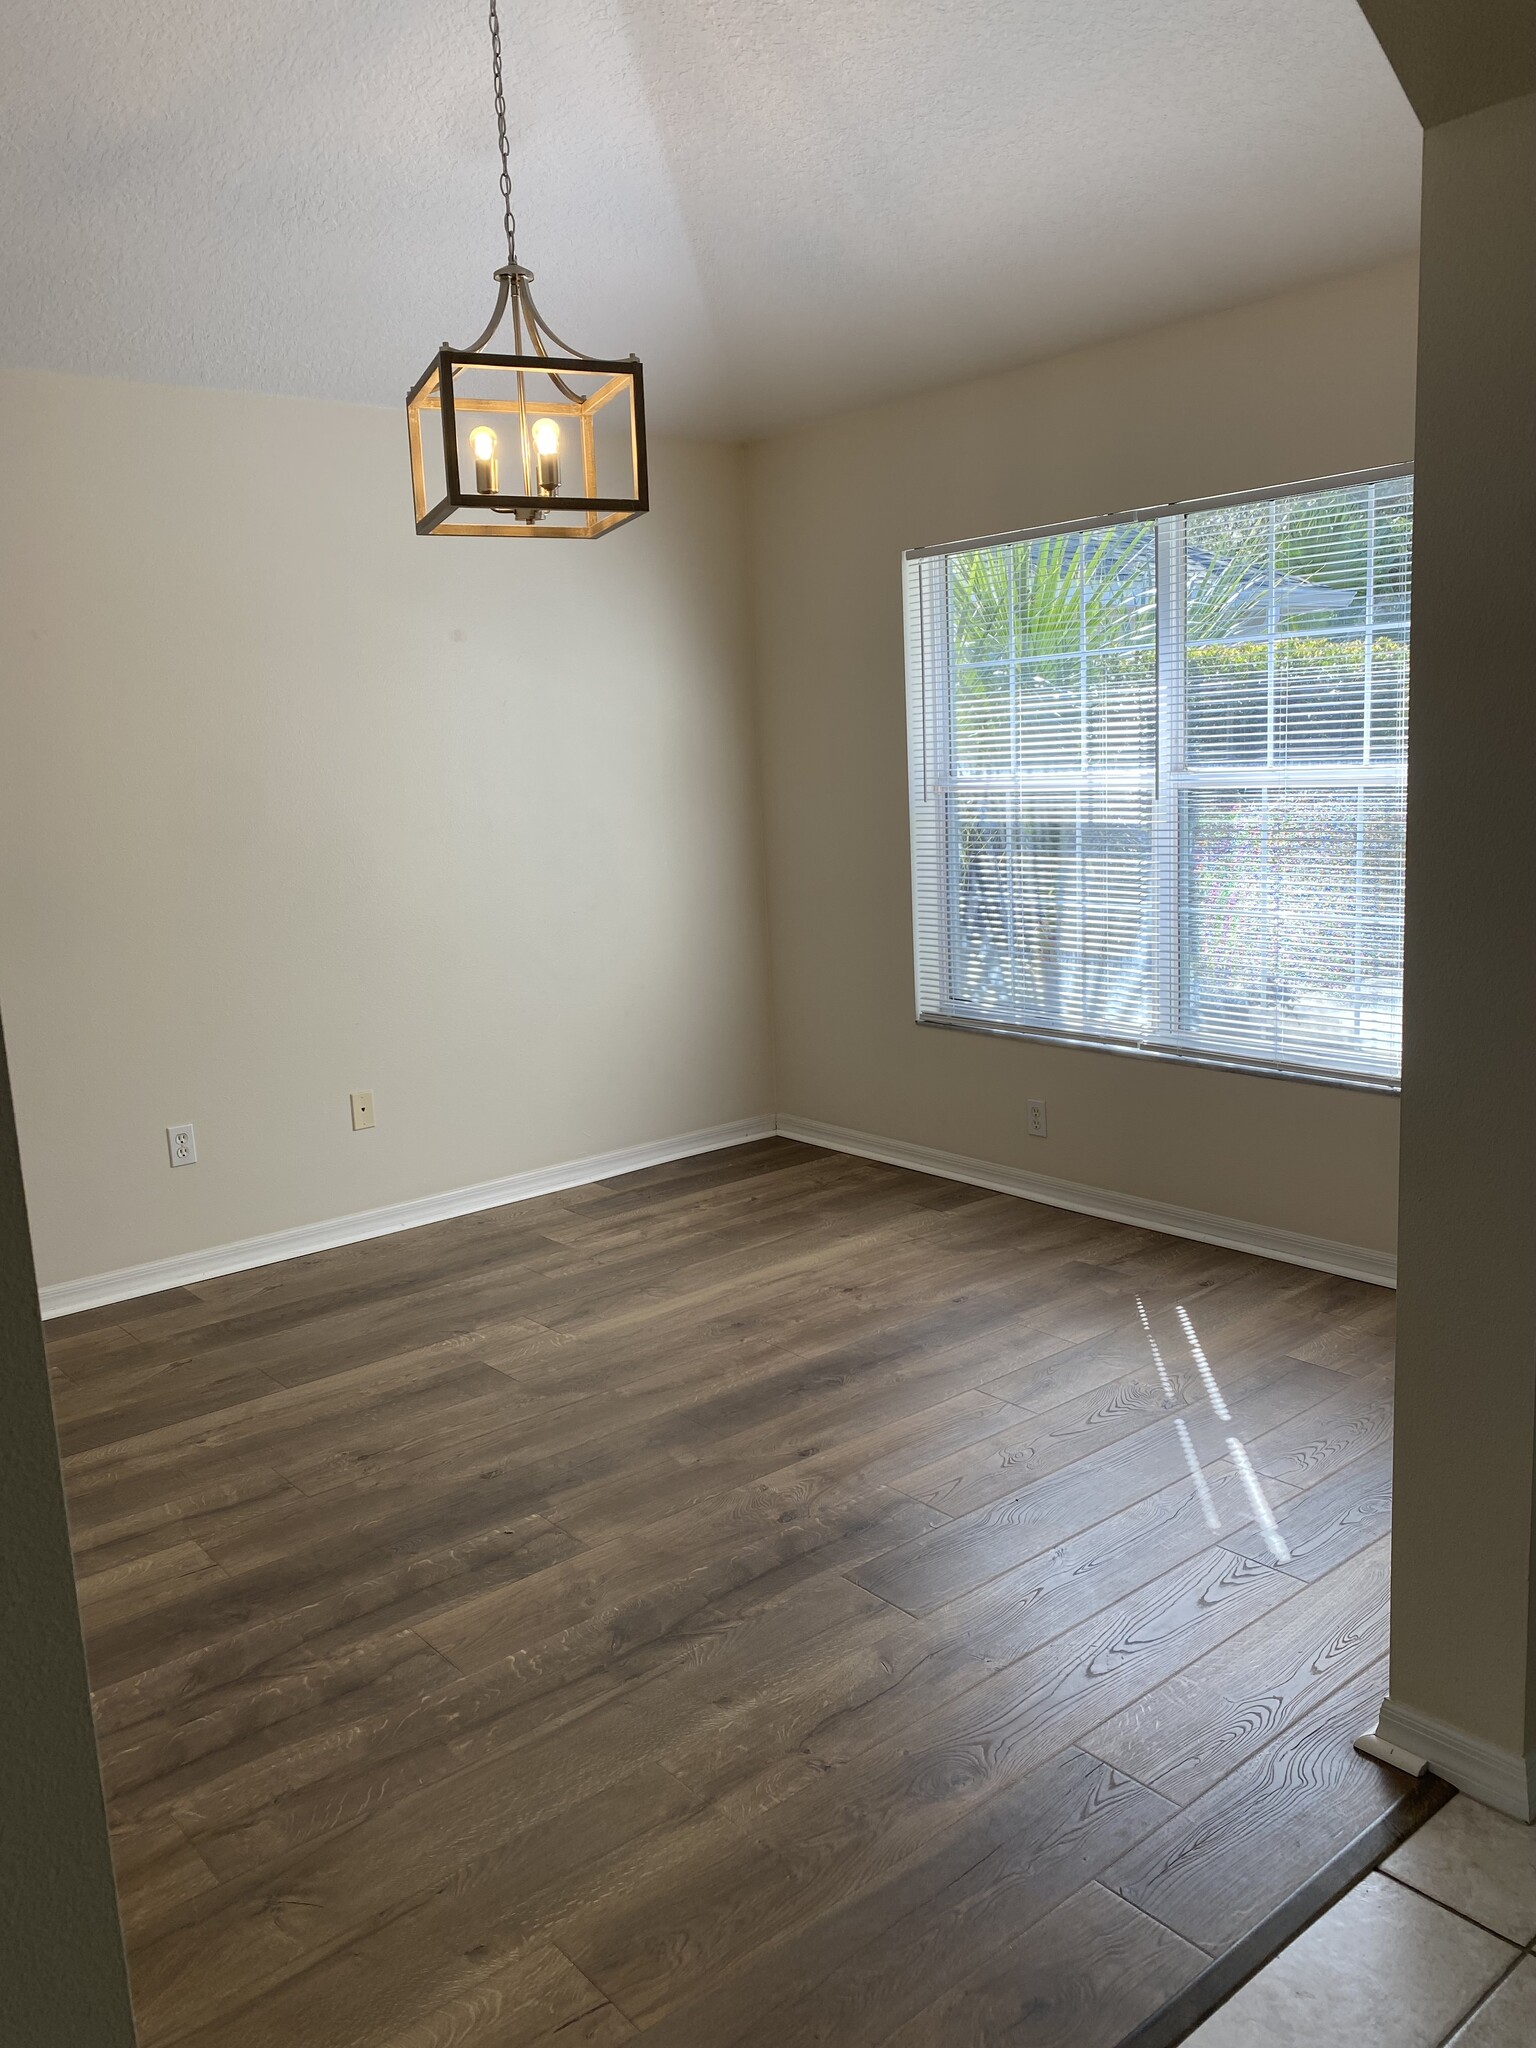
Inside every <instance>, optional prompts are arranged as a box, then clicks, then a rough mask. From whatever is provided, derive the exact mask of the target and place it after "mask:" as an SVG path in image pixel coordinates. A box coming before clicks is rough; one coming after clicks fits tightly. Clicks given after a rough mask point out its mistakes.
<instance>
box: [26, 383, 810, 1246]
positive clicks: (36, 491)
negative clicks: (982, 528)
mask: <svg viewBox="0 0 1536 2048" xmlns="http://www.w3.org/2000/svg"><path fill="white" fill-rule="evenodd" d="M0 451H3V471H4V475H5V479H6V488H5V491H4V494H3V503H0V579H3V580H0V1007H3V1009H4V1013H5V1017H6V1023H7V1028H8V1032H9V1036H10V1046H11V1064H12V1072H13V1076H14V1083H15V1092H16V1106H17V1116H18V1122H19V1126H20V1131H21V1139H22V1153H23V1159H24V1162H25V1166H26V1172H27V1182H28V1195H29V1200H30V1204H31V1210H32V1223H33V1233H34V1237H35V1240H36V1245H37V1255H38V1266H39V1271H40V1277H41V1278H42V1280H43V1281H45V1282H49V1281H59V1280H65V1279H71V1278H76V1277H79V1276H83V1275H89V1274H95V1273H99V1272H102V1271H105V1270H110V1269H114V1268H117V1267H120V1266H124V1265H128V1264H134V1263H138V1262H140V1261H145V1260H150V1259H155V1258H160V1257H164V1256H168V1255H171V1254H174V1253H181V1252H187V1251H191V1250H195V1249H198V1248H201V1247H204V1246H210V1245H217V1244H221V1243H225V1242H228V1241H230V1240H233V1239H238V1238H242V1237H246V1236H250V1235H254V1234H257V1233H261V1232H265V1231H269V1230H275V1229H284V1228H288V1227H290V1226H294V1225H298V1224H303V1223H308V1222H312V1221H317V1220H322V1219H325V1218H329V1217H334V1216H337V1215H342V1214H347V1213H350V1212H352V1211H355V1210H359V1209H366V1208H372V1207H375V1206H378V1205H382V1204H386V1203H392V1202H398V1201H402V1200H406V1199H409V1198H411V1197H415V1196H420V1195H426V1194H431V1193H436V1192H440V1191H443V1190H448V1189H452V1188H456V1187H460V1186H464V1185H467V1184H471V1183H475V1182H478V1181H483V1180H489V1179H493V1178H497V1177H500V1176H502V1175H506V1174H510V1173H515V1172H517V1171H519V1170H521V1169H524V1168H530V1167H535V1166H540V1165H545V1164H549V1163H553V1162H559V1161H563V1160H567V1159H572V1158H577V1157H581V1156H585V1155H587V1154H591V1153H594V1152H599V1151H605V1150H609V1149H613V1148H617V1147H620V1146H624V1145H628V1144H633V1143H638V1142H641V1141H645V1140H649V1139H656V1138H665V1137H668V1136H672V1135H674V1134H678V1133H683V1132H687V1131H690V1130H694V1129H698V1128H701V1127H704V1126H707V1125H713V1124H718V1123H722V1122H726V1121H730V1120H734V1119H736V1118H739V1117H744V1116H749V1115H753V1114H756V1113H760V1112H762V1111H765V1110H767V1109H768V1108H769V1107H770V1106H771V1101H770V1097H771V1090H770V1077H769V1063H768V1048H767V1039H766V1002H765V993H764V974H765V960H764V952H763V932H762V916H761V896H762V891H761V878H760V875H759V872H758V863H757V852H756V849H757V845H758V826H757V818H756V813H755V802H756V798H755V782H754V769H753V759H752V733H751V717H750V706H749V698H748V687H749V678H748V673H747V662H746V651H745V644H744V623H745V622H744V605H743V596H742V562H743V558H744V551H743V548H742V545H741V502H742V491H741V464H742V458H741V456H740V455H739V454H738V453H737V452H735V451H733V450H729V449H725V448H719V447H707V446H699V445H689V444H679V443H670V444H669V443H666V442H663V443H661V444H660V445H659V446H657V447H656V448H655V450H654V459H653V476H654V495H655V503H656V510H655V511H654V513H653V514H652V516H651V517H650V518H648V519H645V520H643V521H641V522H639V523H638V524H637V525H636V526H635V527H633V528H632V529H630V530H629V531H627V532H620V533H618V534H615V535H613V536H612V537H610V538H608V539H605V540H603V541H602V542H601V543H599V544H597V545H595V546H573V547H566V548H546V547H544V546H543V545H542V544H538V543H534V544H530V545H527V546H521V547H520V546H518V545H516V544H514V543H509V544H508V546H507V547H505V548H498V547H491V546H490V545H489V544H488V543H486V544H474V543H472V544H471V545H470V546H469V547H467V548H458V547H451V546H449V545H448V543H447V542H446V541H442V542H428V541H423V540H418V539H417V538H416V537H415V535H414V533H413V532H412V529H411V524H410V517H409V488H408V478H407V473H406V467H405V454H406V451H405V427H404V420H403V416H397V415H396V414H395V413H394V412H391V411H382V410H378V409H374V408H368V407H360V406H358V407H352V406H339V405H318V404H307V403H302V402H297V401H292V400H284V399H275V398H257V397H240V396H231V395H228V394H220V393H212V392H200V391H191V390H179V389H161V388H155V387H146V386H136V385H127V384H116V383H107V382H98V381H94V380H85V379H73V378H71V379H64V378H53V377H48V376H41V375H34V374H25V373H4V374H3V375H0ZM353 1088H371V1089H373V1090H374V1091H375V1094H376V1097H377V1106H378V1128H377V1130H375V1131H373V1132H369V1133H365V1134H354V1133H353V1132H352V1130H351V1127H350V1123H349V1118H348V1108H347V1094H348V1091H349V1090H350V1089H353ZM182 1121H192V1122H195V1124H196V1126H197V1138H198V1145H199V1151H200V1162H199V1164H198V1165H196V1166H195V1167H192V1168H189V1169H184V1170H181V1171H177V1172H172V1171H171V1169H170V1167H169V1165H168V1163H167V1156H166V1146H165V1135H164V1127H165V1126H166V1124H168V1123H172V1122H182Z"/></svg>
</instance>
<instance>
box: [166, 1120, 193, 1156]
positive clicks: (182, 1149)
mask: <svg viewBox="0 0 1536 2048" xmlns="http://www.w3.org/2000/svg"><path fill="white" fill-rule="evenodd" d="M165 1142H166V1144H167V1145H168V1146H169V1147H170V1151H171V1164H172V1166H196V1164H197V1133H196V1131H194V1130H193V1128H192V1126H191V1125H190V1124H167V1125H166V1127H165Z"/></svg>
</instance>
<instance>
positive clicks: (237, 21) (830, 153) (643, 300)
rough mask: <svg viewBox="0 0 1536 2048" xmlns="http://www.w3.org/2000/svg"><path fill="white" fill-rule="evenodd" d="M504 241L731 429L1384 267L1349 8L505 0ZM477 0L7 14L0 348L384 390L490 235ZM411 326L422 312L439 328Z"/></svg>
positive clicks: (1365, 87)
mask: <svg viewBox="0 0 1536 2048" xmlns="http://www.w3.org/2000/svg"><path fill="white" fill-rule="evenodd" d="M503 23H504V30H505V37H506V45H507V60H508V74H509V76H508V106H509V118H510V122H511V128H512V174H513V190H514V198H515V201H516V205H517V213H518V224H519V227H518V250H519V255H520V257H521V259H522V260H523V261H524V262H526V263H527V264H529V265H530V267H531V268H532V269H533V271H534V272H535V274H536V276H537V278H538V295H539V302H540V304H541V306H543V307H544V308H546V309H547V311H548V313H549V316H550V318H551V319H552V320H553V321H554V323H555V325H556V327H557V328H558V329H559V331H560V332H561V333H563V334H569V335H572V336H573V337H574V338H575V339H576V340H577V341H578V342H579V343H580V345H581V346H582V347H583V348H585V349H587V350H589V351H591V352H592V353H594V354H603V355H614V354H623V353H627V352H628V351H629V350H631V349H633V350H635V351H636V352H637V353H639V354H640V355H641V356H642V357H643V358H644V360H645V364H646V373H647V381H648V398H649V403H650V408H651V412H652V416H653V419H654V420H655V422H656V424H657V425H658V426H661V427H663V428H670V429H672V430H673V431H682V432H691V433H696V434H704V435H724V436H733V437H735V436H744V435H751V434H756V433H761V432H764V431H768V430H771V429H773V428H776V427H779V426H782V425H785V424H788V423H791V422H795V421H799V420H804V419H809V418H814V417H816V416H817V415H818V414H824V413H827V412H831V411H834V410H837V409H840V408H843V407H847V406H853V405H858V404H862V403H867V402H870V401H873V400H876V399H880V398H883V397H887V396H890V395H893V394H896V393H899V392H903V391H909V390H915V389H919V388H922V387H925V386H930V385H935V384H942V383H949V382H953V381H956V380H958V379H960V378H962V377H966V376H969V375H973V374H977V373H981V372H984V371H987V370H992V369H999V368H1003V367H1006V366H1008V365H1010V364H1014V363H1018V362H1022V361H1025V360H1028V359H1029V358H1032V357H1038V356H1041V355H1045V354H1048V353H1052V352H1054V351H1057V350H1060V349H1064V348H1069V347H1073V346H1076V345H1078V344H1080V343H1083V342H1086V341H1092V340H1098V339H1102V338H1105V337H1108V336H1110V335H1113V334H1117V333H1125V332H1129V331H1131V330H1134V329H1135V328H1138V327H1145V326H1148V325H1151V324H1154V323H1156V322H1158V321H1162V320H1166V319H1172V318H1177V317H1179V316H1180V315H1182V314H1186V313H1191V312H1196V311H1200V310H1202V309H1205V308H1209V307H1213V306H1219V305H1228V304H1233V303H1236V302H1238V301H1240V300H1243V299H1247V298H1254V297H1258V296H1260V295H1262V294H1263V293H1265V292H1268V291H1274V290H1280V289H1283V288H1284V287H1286V286H1288V285H1291V284H1294V283H1296V282H1299V281H1301V280H1304V279H1307V278H1312V277H1320V276H1324V275H1328V274H1331V273H1336V272H1340V271H1343V270H1347V269H1350V268H1353V267H1356V266H1360V265H1364V264H1368V263H1371V262H1374V261H1378V260H1381V259H1384V258H1386V257H1389V256H1392V255H1394V254H1397V253H1400V252H1404V251H1407V250H1409V249H1411V248H1412V247H1413V245H1414V241H1415V238H1416V226H1417V195H1418V149H1419V130H1418V124H1417V123H1416V121H1415V120H1414V117H1413V115H1412V113H1411V112H1410V110H1409V108H1408V105H1407V103H1406V101H1405V100H1404V98H1403V95H1402V93H1401V91H1400V89H1399V87H1398V85H1397V83H1396V82H1395V80H1394V78H1393V76H1392V73H1391V71H1390V69H1389V67H1388V65H1387V62H1386V60H1385V58H1384V57H1383V56H1382V54H1381V51H1380V49H1379V48H1378V46H1377V44H1376V41H1375V39H1374V37H1373V36H1372V34H1371V31H1370V29H1369V27H1368V26H1367V25H1366V21H1365V19H1364V17H1363V15H1362V14H1361V12H1360V9H1359V7H1358V6H1357V5H1356V4H1355V0H1284V4H1283V5H1282V4H1274V5H1257V4H1245V5H1236V6H1235V5H1233V4H1232V0H1092V4H1090V5H1084V4H1083V0H943V4H942V5H935V4H934V0H836V4H832V0H506V4H505V5H504V7H503ZM498 168H499V166H498V163H497V158H496V143H495V128H494V120H493V112H492V107H491V99H490V85H489V58H488V45H487V38H486V28H485V21H484V14H483V9H482V7H481V5H480V0H361V4H359V0H263V4H262V5H261V6H259V7H248V8H234V9H231V8H222V7H215V6H211V5H209V4H207V0H111V4H110V5H109V4H107V0H71V4H70V5H69V6H60V5H59V4H58V0H8V4H7V6H6V7H5V9H4V20H3V24H0V183H3V189H4V193H5V205H4V207H3V209H0V262H3V272H0V274H3V276H4V279H5V288H4V291H3V292H0V360H4V361H7V362H10V363H15V364H33V365H38V366H48V367H53V368H59V369H65V370H72V371H80V372H92V373H99V374H103V375H109V376H121V377H130V378H141V379H147V380H153V381H160V382H181V383H196V384H208V385H219V386H226V387H233V388H237V389H247V390H258V391H273V392H288V393H294V394H299V395H305V396H313V397H335V398H354V399H356V398H362V399H366V400H370V401H377V402H378V403H380V404H398V403H399V402H400V400H401V399H402V398H403V397H404V394H405V390H406V387H407V384H408V383H409V382H410V381H411V378H412V376H413V375H414V373H415V371H416V370H417V369H419V367H420V364H421V362H422V361H423V360H424V359H425V357H426V356H427V355H429V354H430V353H431V351H432V350H433V349H435V348H436V347H437V346H438V345H439V344H440V343H441V342H443V341H445V340H447V341H450V342H453V343H455V344H462V343H463V342H465V341H467V340H469V339H470V338H471V337H472V336H473V335H474V334H475V333H476V332H477V330H478V329H479V328H480V326H481V325H482V324H483V322H484V318H485V312H486V307H487V305H488V302H489V299H490V297H491V295H492V290H493V287H492V282H491V272H492V271H493V269H494V268H495V266H496V264H497V262H498V261H500V260H502V258H503V256H504V249H503V247H502V243H501V235H500V219H501V204H500V195H499V194H498V192H497V189H496V179H497V173H498ZM445 319H446V321H447V324H448V332H447V333H446V334H445V333H443V332H442V328H443V324H444V321H445Z"/></svg>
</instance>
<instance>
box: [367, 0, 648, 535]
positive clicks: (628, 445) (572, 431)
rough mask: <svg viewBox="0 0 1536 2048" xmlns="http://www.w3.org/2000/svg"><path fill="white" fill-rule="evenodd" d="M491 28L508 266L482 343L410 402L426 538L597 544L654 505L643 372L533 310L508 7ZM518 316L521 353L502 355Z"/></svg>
mask: <svg viewBox="0 0 1536 2048" xmlns="http://www.w3.org/2000/svg"><path fill="white" fill-rule="evenodd" d="M490 26H491V71H492V76H493V78H494V81H495V87H496V138H497V143H498V146H499V148H500V151H501V200H502V225H503V227H504V229H505V230H506V237H507V260H506V262H505V263H504V264H502V265H501V267H500V268H499V269H498V270H497V271H495V272H494V276H495V278H496V283H497V291H496V308H495V311H494V312H493V313H492V314H491V318H490V323H489V325H488V326H487V327H486V329H485V331H484V333H483V334H482V335H481V336H480V337H479V339H478V340H477V341H473V342H471V343H470V345H469V347H468V348H461V349H456V348H452V347H450V346H449V344H448V343H447V342H444V343H443V346H442V348H441V349H440V350H439V351H438V353H437V355H436V357H435V358H434V359H433V361H432V363H431V365H430V366H429V368H428V369H427V370H426V371H425V372H424V373H423V375H422V376H421V377H420V378H419V379H418V380H417V382H416V383H415V384H414V385H413V386H412V388H411V391H410V393H409V395H408V397H407V399H406V404H405V409H406V422H407V425H408V427H409V430H410V439H411V485H412V489H413V491H414V493H415V499H416V531H417V532H418V533H423V534H430V533H440V534H454V533H467V534H479V535H489V536H493V537H495V538H497V539H507V540H524V539H527V540H532V539H546V540H596V539H597V538H598V537H599V536H600V535H602V534H605V533H611V532H612V531H613V529H614V528H615V527H616V526H623V525H624V524H625V523H626V521H628V520H631V519H638V518H639V516H640V514H641V513H642V512H644V511H647V510H648V509H649V504H650V499H649V495H648V491H647V484H646V467H645V399H644V391H643V385H642V379H641V370H640V364H639V362H638V360H637V359H636V358H635V357H634V356H626V357H624V358H623V360H622V361H617V362H609V361H605V360H604V359H602V358H600V357H597V356H584V355H582V353H581V352H580V350H579V349H574V348H572V347H571V345H570V344H569V342H564V341H562V340H561V339H560V337H559V336H558V335H557V334H556V333H555V332H554V330H553V329H552V328H551V327H549V326H547V325H546V323H545V321H544V319H543V317H542V316H541V314H540V313H539V310H538V308H537V307H536V306H535V305H534V303H533V295H532V293H531V292H530V291H529V286H530V285H531V284H532V283H533V272H532V271H531V270H525V269H524V268H523V266H522V264H520V263H519V262H518V260H517V221H516V219H515V217H514V215H513V212H512V177H511V172H510V170H509V169H508V161H507V99H506V92H505V90H504V87H503V83H502V72H501V23H500V21H499V19H498V17H497V13H496V0H490ZM504 322H505V323H507V330H506V332H504V333H503V335H502V341H503V345H505V343H506V341H507V340H508V338H510V340H511V344H512V352H511V354H509V355H508V354H499V353H496V352H495V351H493V350H492V349H491V347H490V343H491V340H492V338H493V337H494V336H495V335H496V333H497V331H498V329H501V328H502V327H503V323H504ZM552 349H553V350H555V351H558V353H551V350H552Z"/></svg>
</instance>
